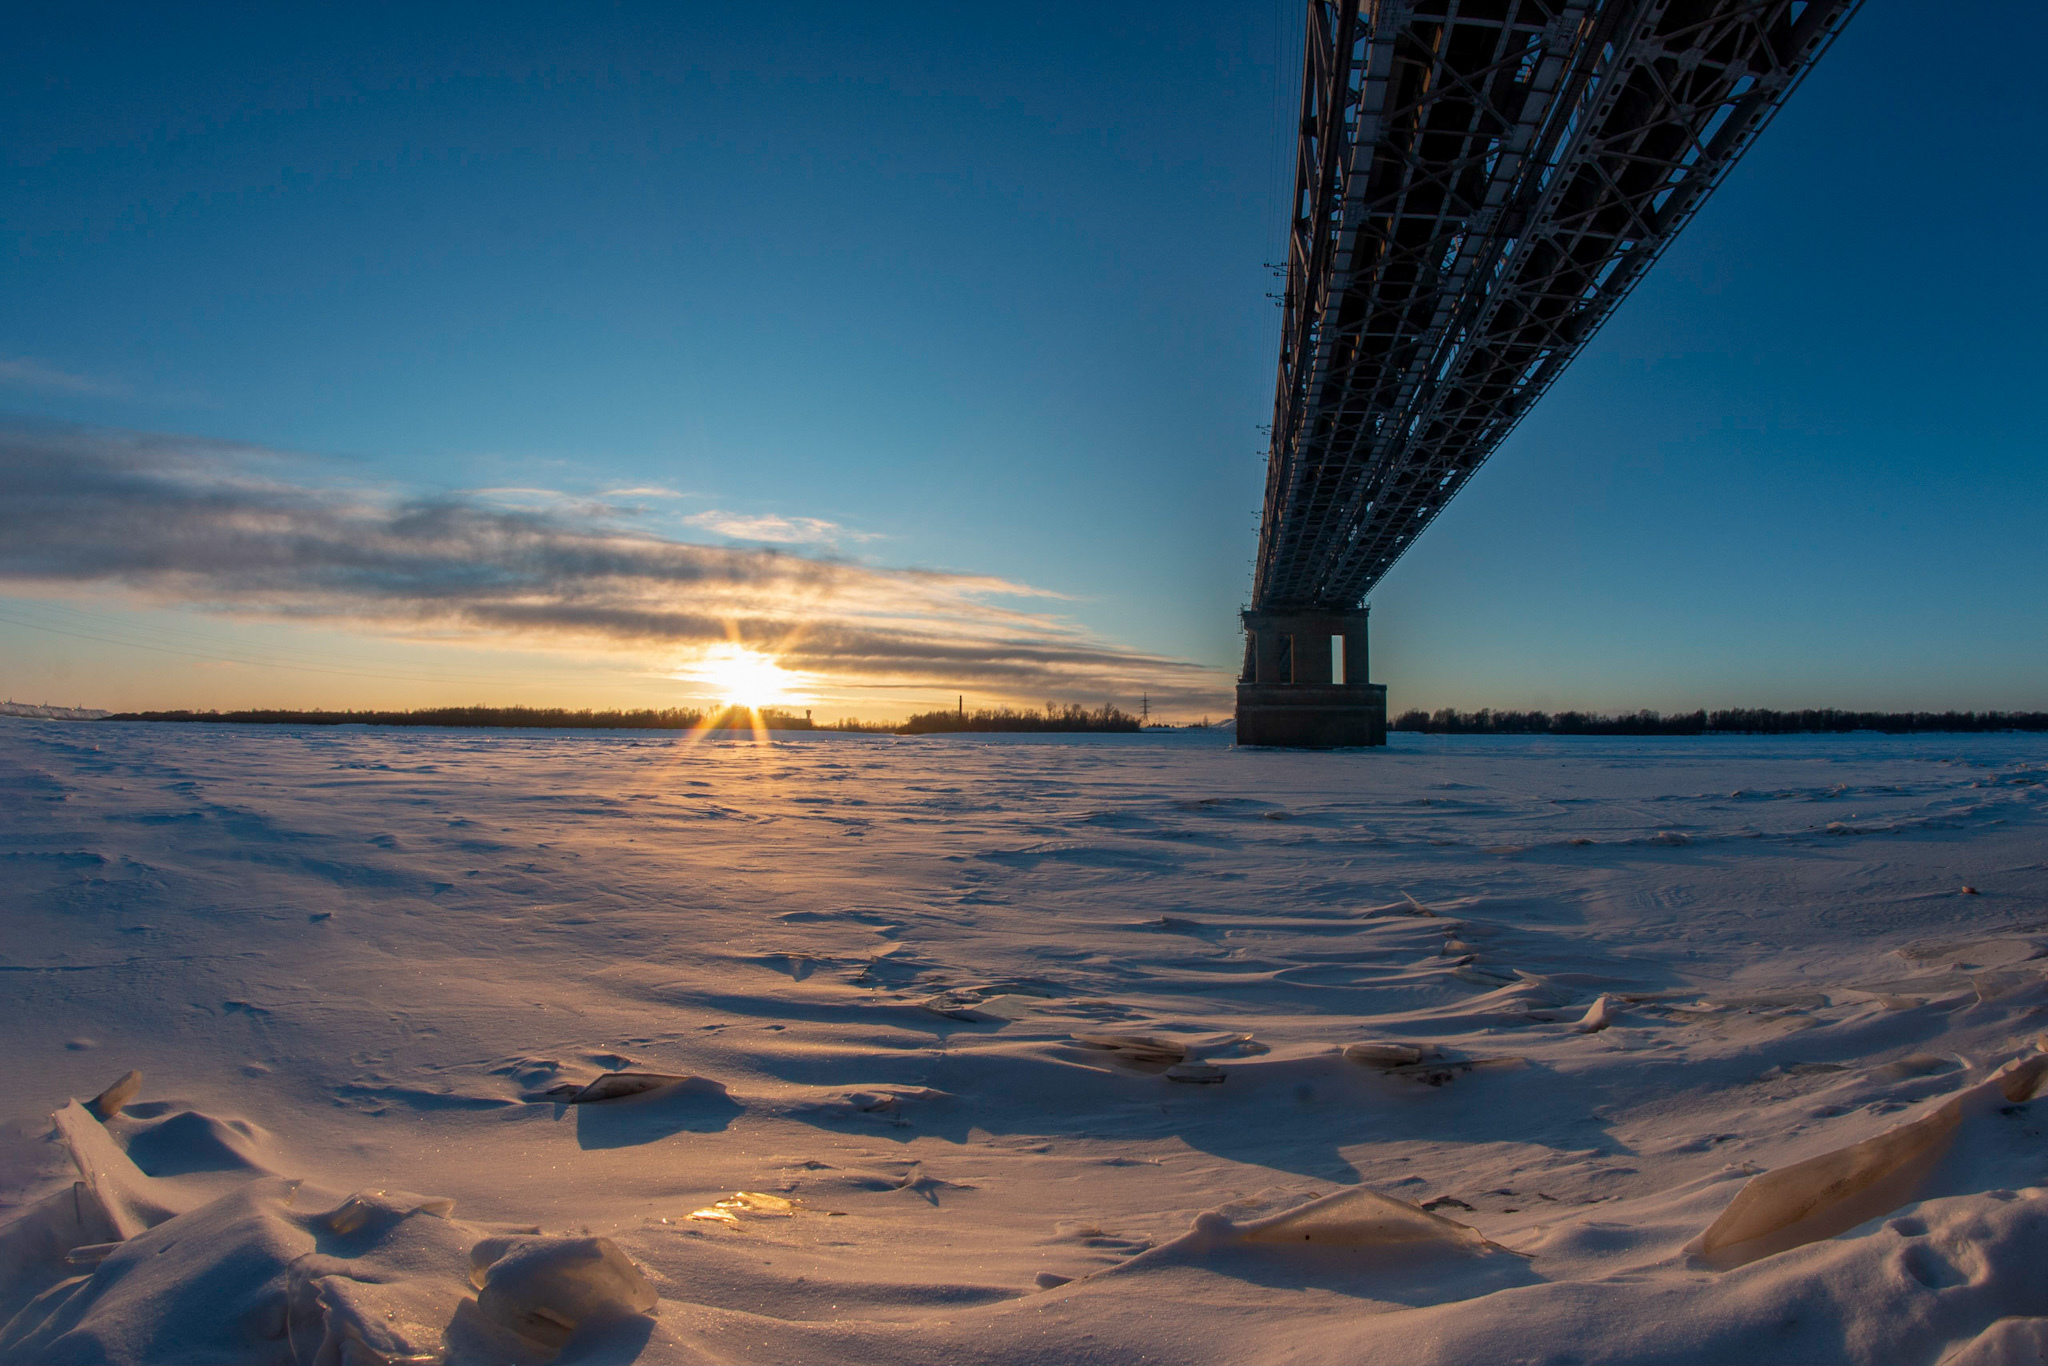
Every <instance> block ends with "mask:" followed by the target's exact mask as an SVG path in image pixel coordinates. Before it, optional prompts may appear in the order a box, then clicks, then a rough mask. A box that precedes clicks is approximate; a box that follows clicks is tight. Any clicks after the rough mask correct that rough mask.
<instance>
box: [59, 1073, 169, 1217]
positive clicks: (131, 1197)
mask: <svg viewBox="0 0 2048 1366" xmlns="http://www.w3.org/2000/svg"><path fill="white" fill-rule="evenodd" d="M50 1118H51V1119H53V1120H55V1121H56V1124H57V1133H58V1135H59V1137H61V1138H62V1139H63V1142H64V1146H65V1147H66V1148H68V1149H69V1150H70V1152H71V1161H72V1165H74V1166H76V1167H77V1168H78V1175H79V1177H80V1181H79V1185H80V1186H81V1187H82V1188H83V1193H84V1194H86V1195H89V1196H90V1197H91V1198H92V1199H93V1200H94V1201H96V1202H97V1203H98V1205H99V1207H100V1209H101V1210H102V1211H103V1212H104V1221H105V1223H106V1224H107V1226H108V1227H109V1228H110V1229H111V1230H112V1231H113V1233H114V1235H115V1237H116V1238H133V1237H134V1236H135V1235H136V1234H138V1233H140V1232H142V1231H143V1230H144V1229H146V1228H149V1227H150V1226H152V1225H154V1224H161V1223H162V1222H163V1221H164V1220H166V1219H168V1218H170V1217H171V1216H172V1215H174V1214H177V1213H178V1212H179V1211H180V1210H181V1209H184V1208H188V1207H189V1206H190V1205H191V1204H193V1203H194V1202H193V1201H190V1200H180V1199H179V1198H177V1195H176V1194H175V1192H174V1191H173V1190H172V1189H171V1188H170V1187H167V1186H165V1185H164V1183H162V1182H160V1181H157V1180H154V1179H153V1178H151V1177H148V1176H145V1175H144V1174H143V1172H142V1169H141V1168H140V1167H137V1166H136V1165H135V1164H134V1163H133V1162H131V1161H130V1160H129V1158H128V1154H127V1153H125V1152H123V1151H121V1145H120V1144H118V1143H116V1142H114V1136H113V1135H112V1134H110V1133H108V1132H107V1131H106V1128H105V1127H104V1126H103V1125H101V1123H100V1122H99V1121H98V1120H97V1119H94V1118H93V1117H92V1114H91V1113H90V1112H89V1111H87V1110H86V1108H85V1107H84V1106H83V1105H80V1104H79V1103H78V1102H77V1101H75V1100H74V1101H72V1102H71V1103H70V1104H69V1105H67V1106H65V1107H64V1108H63V1109H61V1110H59V1111H58V1112H57V1113H56V1114H54V1115H52V1116H51V1117H50Z"/></svg>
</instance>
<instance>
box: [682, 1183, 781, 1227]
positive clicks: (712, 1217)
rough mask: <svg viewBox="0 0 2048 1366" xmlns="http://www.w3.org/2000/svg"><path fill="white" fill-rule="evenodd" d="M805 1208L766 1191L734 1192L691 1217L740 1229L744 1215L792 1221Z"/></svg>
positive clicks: (695, 1212) (694, 1212)
mask: <svg viewBox="0 0 2048 1366" xmlns="http://www.w3.org/2000/svg"><path fill="white" fill-rule="evenodd" d="M802 1207H803V1201H801V1200H792V1199H790V1198H789V1197H787V1196H783V1195H770V1194H769V1193H767V1192H766V1191H734V1192H733V1193H732V1194H731V1195H729V1196H727V1197H726V1198H725V1199H723V1200H720V1201H719V1202H718V1203H717V1204H715V1205H707V1206H706V1207H704V1208H703V1209H699V1210H691V1211H690V1217H691V1218H692V1219H699V1220H702V1221H703V1222H705V1223H712V1224H725V1225H727V1226H728V1227H731V1228H738V1227H739V1225H740V1216H741V1215H742V1214H745V1215H748V1216H750V1217H753V1218H763V1219H790V1218H794V1217H795V1215H796V1212H797V1210H799V1209H800V1208H802Z"/></svg>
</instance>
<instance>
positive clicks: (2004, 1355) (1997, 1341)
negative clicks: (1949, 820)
mask: <svg viewBox="0 0 2048 1366" xmlns="http://www.w3.org/2000/svg"><path fill="white" fill-rule="evenodd" d="M1966 890H1967V889H1966ZM2043 1361H2048V1319H2036V1318H2006V1319H1999V1320H1998V1321H1996V1322H1995V1323H1993V1324H1992V1325H1991V1326H1990V1327H1989V1328H1986V1329H1985V1330H1984V1331H1983V1332H1981V1333H1979V1334H1977V1336H1976V1337H1974V1338H1971V1339H1970V1340H1969V1341H1968V1342H1966V1343H1964V1344H1963V1345H1962V1346H1961V1347H1959V1348H1957V1349H1956V1350H1955V1351H1953V1352H1951V1353H1949V1354H1948V1355H1947V1356H1945V1357H1943V1358H1942V1359H1941V1366H2040V1363H2041V1362H2043Z"/></svg>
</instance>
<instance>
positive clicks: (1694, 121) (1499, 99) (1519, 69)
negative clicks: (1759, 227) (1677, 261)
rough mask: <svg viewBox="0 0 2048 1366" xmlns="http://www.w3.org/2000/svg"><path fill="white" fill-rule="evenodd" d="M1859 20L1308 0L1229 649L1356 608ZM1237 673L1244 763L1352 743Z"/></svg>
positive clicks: (1796, 10)
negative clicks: (1276, 329)
mask: <svg viewBox="0 0 2048 1366" xmlns="http://www.w3.org/2000/svg"><path fill="white" fill-rule="evenodd" d="M1857 3H1858V0H1311V3H1310V4H1309V22H1308V41H1307V53H1306V61H1305V69H1304V74H1303V82H1302V118H1301V141H1300V146H1299V152H1298V155H1297V161H1296V170H1295V201H1294V223H1293V230H1292V233H1291V240H1290V243H1289V249H1288V260H1287V290H1286V294H1285V296H1284V299H1283V308H1284V310H1285V312H1284V318H1283V323H1282V329H1281V351H1280V373H1279V385H1278V391H1277V393H1276V396H1275V403H1274V415H1273V444H1272V452H1271V456H1270V459H1269V463H1268V466H1267V479H1266V496H1265V508H1264V515H1263V519H1262V521H1261V525H1260V529H1259V554H1258V568H1257V573H1256V578H1255V580H1254V584H1253V590H1252V601H1251V610H1250V612H1248V613H1247V616H1246V621H1247V629H1248V630H1253V631H1255V630H1256V628H1254V627H1252V626H1251V625H1250V622H1251V620H1252V618H1253V617H1259V616H1276V617H1277V616H1278V615H1281V614H1295V615H1300V614H1304V613H1307V614H1315V613H1322V614H1333V613H1334V614H1344V613H1349V612H1354V611H1357V610H1358V609H1360V607H1361V605H1362V604H1363V603H1364V601H1365V597H1366V594H1367V593H1368V592H1369V591H1370V590H1371V589H1372V587H1373V586H1374V585H1375V584H1377V583H1378V582H1379V580H1380V579H1381V577H1382V576H1384V575H1385V574H1386V572H1387V571H1388V570H1389V569H1390V568H1392V566H1393V564H1394V562H1395V561H1396V560H1398V559H1399V558H1400V557H1401V555H1402V554H1404V553H1405V552H1406V551H1407V549H1408V547H1409V546H1411V545H1413V544H1414V542H1415V539H1416V537H1418V536H1419V535H1420V534H1421V533H1422V531H1423V529H1424V528H1425V527H1427V526H1428V525H1429V524H1430V523H1431V522H1432V521H1433V520H1435V518H1436V516H1437V514H1438V513H1439V512H1441V511H1442V510H1443V508H1444V506H1445V504H1447V503H1448V502H1449V501H1450V500H1451V498H1452V497H1453V496H1455V495H1456V494H1457V492H1458V490H1459V489H1460V488H1462V487H1463V486H1464V484H1465V481H1466V480H1468V479H1470V478H1471V476H1472V474H1473V472H1474V471H1475V470H1477V469H1478V467H1479V465H1480V464H1481V463H1482V462H1483V461H1484V460H1485V459H1486V458H1487V456H1489V455H1491V454H1492V453H1493V451H1494V449H1495V448H1496V447H1497V446H1498V445H1499V444H1500V442H1501V440H1502V439H1503V438H1505V437H1506V436H1507V434H1508V433H1509V432H1510V431H1511V430H1512V429H1513V428H1514V425H1515V424H1516V422H1518V421H1519V420H1520V419H1521V417H1522V415H1523V414H1524V413H1525V412H1527V411H1528V409H1529V407H1530V405H1531V404H1533V403H1534V402H1535V401H1536V400H1537V398H1538V397H1540V396H1541V395H1542V393H1543V392H1544V390H1545V389H1547V388H1548V387H1549V385H1550V384H1551V383H1552V382H1553V381H1554V380H1555V379H1556V378H1557V376H1558V375H1559V373H1561V372H1562V371H1563V369H1564V367H1565V366H1566V365H1567V364H1568V363H1569V362H1570V360H1571V358H1572V357H1573V356H1574V355H1576V354H1577V352H1578V350H1579V348H1580V347H1582V346H1583V345H1584V344H1585V343H1586V341H1587V340H1588V339H1589V338H1590V337H1591V336H1592V335H1593V333H1594V332H1595V331H1596V330H1597V329H1598V328H1599V326H1600V324H1601V323H1602V322H1603V321H1605V319H1606V318H1607V316H1608V315H1609V314H1610V313H1611V312H1612V311H1613V309H1614V308H1615V306H1616V305H1617V304H1619V303H1620V301H1621V300H1622V299H1623V298H1624V297H1625V296H1626V295H1627V293H1628V291H1629V290H1630V289H1631V288H1633V287H1634V285H1635V284H1636V282H1637V281H1638V280H1640V279H1641V278H1642V276H1643V274H1644V272H1645V271H1647V270H1648V269H1649V267H1650V264H1651V263H1652V262H1653V261H1654V260H1655V259H1656V258H1657V256H1658V255H1659V253H1661V252H1662V250H1663V249H1664V247H1665V246H1666V245H1668V244H1669V242H1670V241H1671V239H1672V238H1673V237H1675V236H1676V235H1677V233H1678V231H1679V230H1680V229H1681V228H1682V227H1683V226H1684V225H1685V223H1686V222H1687V221H1688V220H1689V219H1690V218H1691V216H1692V214H1693V213H1694V212H1695V211H1696V210H1697V209H1698V207H1699V206H1700V204H1701V203H1702V202H1703V201H1704V199H1705V198H1706V196H1707V194H1708V193H1709V192H1710V191H1711V190H1712V189H1713V187H1714V186H1715V185H1716V184H1717V183H1719V181H1720V180H1721V178H1722V177H1723V176H1724V175H1725V174H1726V173H1727V171H1728V169H1729V167H1731V166H1732V165H1733V164H1734V162H1735V160H1736V158H1737V157H1739V156H1740V155H1741V153H1742V152H1743V151H1744V150H1745V149H1746V148H1747V147H1748V146H1749V144H1750V142H1751V140H1752V139H1754V138H1755V136H1756V134H1757V133H1758V132H1759V131H1760V130H1761V129H1762V128H1763V126H1764V124H1765V123H1766V122H1767V121H1768V120H1769V118H1770V116H1771V114H1772V113H1773V112H1775V111H1776V109H1777V108H1778V107H1779V105H1781V104H1782V103H1783V101H1784V99H1785V97H1786V96H1787V95H1788V94H1789V93H1790V91H1791V89H1792V87H1793V86H1794V84H1796V82H1797V81H1798V79H1799V77H1800V76H1801V75H1803V74H1804V72H1805V71H1806V70H1807V69H1808V68H1809V67H1810V66H1811V65H1812V63H1813V61H1814V60H1815V58H1817V57H1818V56H1819V54H1820V52H1821V51H1822V50H1823V49H1824V48H1825V47H1826V45H1827V43H1828V41H1829V40H1830V39H1831V38H1832V37H1833V36H1834V34H1835V33H1836V32H1837V31H1839V29H1840V28H1841V26H1842V24H1843V23H1844V22H1845V21H1846V20H1847V19H1848V17H1849V15H1850V13H1851V12H1852V11H1853V10H1854V9H1855V8H1856V5H1857ZM1362 622H1363V617H1362V616H1361V617H1360V623H1361V624H1360V631H1361V639H1362V631H1363V625H1362ZM1283 634H1284V633H1283ZM1362 653H1363V652H1362V651H1361V652H1360V655H1361V659H1362ZM1258 657H1259V648H1258V647H1257V646H1256V645H1253V646H1252V647H1250V648H1248V649H1247V654H1246V660H1247V663H1246V672H1245V674H1244V677H1243V679H1242V681H1241V685H1240V689H1239V699H1240V701H1239V723H1238V740H1239V742H1240V743H1243V744H1261V743H1281V744H1292V743H1309V744H1314V743H1325V742H1322V741H1317V740H1313V739H1309V740H1303V739H1279V740H1261V739H1256V738H1254V737H1255V736H1260V735H1287V736H1308V735H1320V734H1324V733H1329V734H1336V735H1342V736H1347V737H1348V736H1353V735H1356V734H1361V733H1364V732H1363V731H1361V730H1359V729H1358V728H1357V727H1356V726H1355V725H1354V724H1353V723H1352V722H1350V721H1342V722H1340V721H1337V720H1332V721H1331V722H1330V723H1329V725H1328V726H1320V727H1319V723H1312V722H1311V721H1309V720H1307V719H1305V716H1304V714H1302V713H1303V709H1304V708H1307V709H1308V710H1314V708H1315V707H1317V706H1323V705H1325V704H1323V703H1311V702H1310V701H1309V695H1308V694H1307V693H1300V694H1299V695H1298V699H1299V700H1298V703H1288V702H1286V701H1284V700H1282V699H1283V698H1284V697H1285V696H1293V695H1292V694H1283V693H1281V692H1276V691H1274V690H1276V689H1287V688H1297V689H1300V688H1311V689H1312V688H1316V687H1321V686H1323V685H1321V684H1318V683H1312V682H1302V683H1282V682H1277V681H1268V680H1266V679H1264V678H1263V677H1261V676H1259V675H1258V669H1257V658H1258ZM1311 672H1313V671H1312V670H1311ZM1357 676H1358V680H1359V681H1358V683H1356V684H1349V685H1346V686H1349V687H1353V688H1357V687H1360V686H1363V685H1364V673H1363V669H1362V667H1361V668H1360V669H1359V670H1358V671H1357ZM1247 690H1250V691H1247ZM1327 705H1328V706H1329V707H1332V708H1336V710H1335V711H1332V712H1331V713H1330V714H1331V716H1332V717H1335V716H1337V715H1338V714H1339V713H1340V712H1343V709H1344V708H1345V707H1348V706H1351V705H1353V703H1352V702H1350V701H1341V700H1340V701H1332V702H1329V703H1328V704H1327ZM1290 706H1291V707H1292V708H1293V709H1292V710H1289V707H1290ZM1248 708H1249V710H1248ZM1275 708H1278V709H1279V710H1278V711H1274V710H1273V709H1275ZM1281 713H1285V715H1286V716H1287V717H1288V718H1289V719H1288V720H1287V721H1286V722H1285V723H1284V724H1283V723H1282V722H1280V721H1277V720H1274V719H1273V718H1274V717H1275V716H1277V715H1280V714H1281ZM1343 714H1345V715H1349V713H1348V712H1344V713H1343ZM1381 714H1382V716H1383V715H1384V701H1383V700H1382V703H1381ZM1353 742H1354V741H1350V740H1340V741H1336V742H1334V743H1353ZM1366 743H1372V742H1370V741H1368V742H1366Z"/></svg>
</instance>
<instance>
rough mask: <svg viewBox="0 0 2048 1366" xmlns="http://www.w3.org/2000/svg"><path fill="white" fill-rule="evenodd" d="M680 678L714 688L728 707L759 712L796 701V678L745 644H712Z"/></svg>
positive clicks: (720, 699) (683, 671)
mask: <svg viewBox="0 0 2048 1366" xmlns="http://www.w3.org/2000/svg"><path fill="white" fill-rule="evenodd" d="M681 676H682V677H685V678H688V679H691V680H692V681H694V682H698V683H702V684H704V685H706V686H707V687H709V688H711V689H712V690H713V691H714V692H716V693H717V695H718V699H719V701H721V702H723V703H725V704H726V705H727V706H729V707H747V708H749V709H751V710H754V711H759V710H760V709H761V708H762V707H768V706H773V705H774V704H776V703H778V702H794V701H796V700H797V694H796V691H795V688H796V684H797V678H796V675H794V674H792V673H791V672H790V671H789V670H787V669H785V668H783V667H782V666H781V665H780V664H777V663H776V662H775V661H774V660H773V659H772V658H770V657H769V656H767V655H764V654H762V653H761V652H760V651H759V650H750V649H748V648H747V647H746V646H744V645H732V644H719V645H713V646H712V647H711V648H709V649H708V650H706V651H705V652H704V657H703V658H702V659H699V660H698V661H697V662H696V663H695V664H692V665H690V666H689V667H688V668H686V669H684V670H682V673H681Z"/></svg>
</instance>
